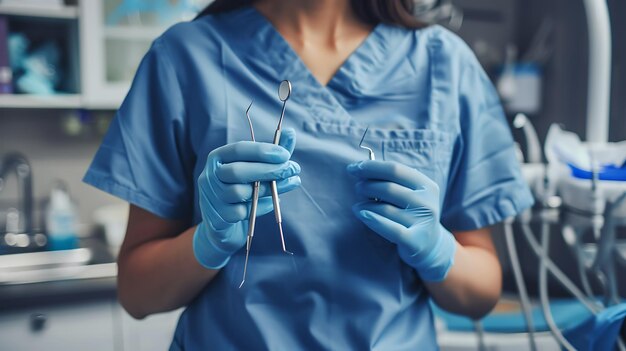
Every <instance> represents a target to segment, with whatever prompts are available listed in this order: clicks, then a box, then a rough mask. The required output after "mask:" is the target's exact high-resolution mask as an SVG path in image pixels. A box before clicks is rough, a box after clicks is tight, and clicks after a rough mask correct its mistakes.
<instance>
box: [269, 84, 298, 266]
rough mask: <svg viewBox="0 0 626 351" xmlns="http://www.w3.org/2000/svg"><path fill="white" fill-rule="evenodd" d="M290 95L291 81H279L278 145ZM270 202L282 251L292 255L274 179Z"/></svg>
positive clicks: (275, 135)
mask: <svg viewBox="0 0 626 351" xmlns="http://www.w3.org/2000/svg"><path fill="white" fill-rule="evenodd" d="M289 96H291V82H289V81H288V80H283V81H282V82H280V86H279V87H278V98H279V99H280V101H282V102H283V108H282V111H281V112H280V119H279V120H278V126H277V127H276V132H274V144H275V145H278V142H279V141H280V133H281V131H282V125H283V118H284V117H285V106H286V105H287V100H288V99H289ZM271 187H272V202H273V204H274V215H275V216H276V223H278V230H280V241H281V243H282V245H283V251H284V252H285V253H288V254H290V255H293V253H292V252H289V251H287V247H286V246H285V236H284V234H283V219H282V216H281V214H280V204H279V203H278V188H277V186H276V181H272V183H271Z"/></svg>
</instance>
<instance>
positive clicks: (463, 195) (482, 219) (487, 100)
mask: <svg viewBox="0 0 626 351" xmlns="http://www.w3.org/2000/svg"><path fill="white" fill-rule="evenodd" d="M467 51H468V54H467V55H466V57H467V59H466V60H464V62H463V67H462V68H461V69H460V79H459V95H458V96H459V112H460V133H459V136H458V138H457V140H456V143H455V145H454V156H453V159H452V164H451V168H450V175H449V181H448V187H447V191H446V195H445V197H444V203H443V208H442V217H441V220H442V224H443V225H444V226H445V227H446V228H447V229H448V230H452V231H454V230H457V231H459V230H474V229H478V228H482V227H486V226H489V225H492V224H495V223H498V222H501V221H503V220H504V219H506V218H507V217H511V216H514V215H516V214H518V213H520V212H521V211H523V210H524V209H526V208H528V207H530V206H532V204H533V201H534V200H533V197H532V195H531V193H530V190H529V188H528V185H527V184H526V182H525V180H524V179H523V177H522V174H521V170H520V165H519V163H518V161H517V158H516V154H515V146H514V142H513V137H512V135H511V131H510V128H509V125H508V123H507V121H506V118H505V115H504V112H503V110H502V107H501V104H500V101H499V97H498V95H497V93H496V91H495V89H494V87H493V85H492V84H491V81H490V80H489V78H488V77H487V75H486V74H485V72H484V71H483V69H482V67H481V66H480V64H479V63H478V61H477V60H476V58H475V57H474V55H473V54H471V51H470V50H469V48H467Z"/></svg>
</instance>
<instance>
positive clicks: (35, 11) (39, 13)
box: [0, 4, 78, 19]
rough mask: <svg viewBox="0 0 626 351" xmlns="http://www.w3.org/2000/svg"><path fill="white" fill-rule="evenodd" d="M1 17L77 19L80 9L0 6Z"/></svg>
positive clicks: (72, 7) (68, 7) (75, 7)
mask: <svg viewBox="0 0 626 351" xmlns="http://www.w3.org/2000/svg"><path fill="white" fill-rule="evenodd" d="M0 15H13V16H24V17H42V18H64V19H77V18H78V7H77V6H67V5H65V6H41V5H15V4H0Z"/></svg>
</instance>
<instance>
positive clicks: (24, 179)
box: [0, 152, 33, 234]
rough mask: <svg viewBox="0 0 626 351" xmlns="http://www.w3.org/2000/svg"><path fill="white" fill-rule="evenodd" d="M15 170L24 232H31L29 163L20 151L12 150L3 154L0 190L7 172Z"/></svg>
mask: <svg viewBox="0 0 626 351" xmlns="http://www.w3.org/2000/svg"><path fill="white" fill-rule="evenodd" d="M11 172H15V175H16V177H17V182H18V185H19V187H20V197H21V199H20V202H21V205H22V210H21V212H22V216H23V217H24V221H23V223H24V227H23V228H24V230H23V233H25V234H33V177H32V171H31V168H30V164H29V163H28V160H27V159H26V157H25V156H24V155H22V154H20V153H17V152H13V153H9V154H7V155H5V156H4V158H3V159H2V165H1V166H0V191H1V190H2V185H3V184H6V180H5V179H6V177H7V175H8V174H9V173H11Z"/></svg>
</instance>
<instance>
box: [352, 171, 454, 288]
mask: <svg viewBox="0 0 626 351" xmlns="http://www.w3.org/2000/svg"><path fill="white" fill-rule="evenodd" d="M348 172H349V173H350V174H351V175H353V176H355V177H357V178H359V179H360V181H359V182H357V183H356V186H355V187H356V192H357V194H359V195H361V196H363V197H364V198H367V199H369V200H367V201H363V202H359V203H357V204H355V205H354V206H353V207H352V209H353V211H354V213H355V215H356V216H357V218H359V219H360V220H361V221H362V222H363V223H365V225H367V226H368V227H369V228H370V229H371V230H373V231H374V232H376V233H378V234H379V235H380V236H382V237H384V238H385V239H387V240H389V241H391V242H393V243H395V244H396V245H398V253H399V254H400V257H401V258H402V260H404V262H406V263H407V264H408V265H410V266H412V267H413V268H415V270H417V272H418V273H419V274H420V277H421V278H422V279H423V280H425V281H442V280H444V279H445V277H446V275H447V273H448V271H449V270H450V267H452V264H453V262H454V254H455V251H456V240H455V239H454V236H453V235H452V234H451V233H450V232H449V231H447V230H446V229H445V228H444V227H443V226H442V225H441V223H440V205H439V186H437V184H436V183H435V182H434V181H432V180H431V179H430V178H428V177H427V176H425V175H424V174H422V173H421V172H419V171H418V170H416V169H414V168H411V167H409V166H406V165H403V164H401V163H398V162H393V161H362V162H358V163H353V164H350V165H349V166H348Z"/></svg>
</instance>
